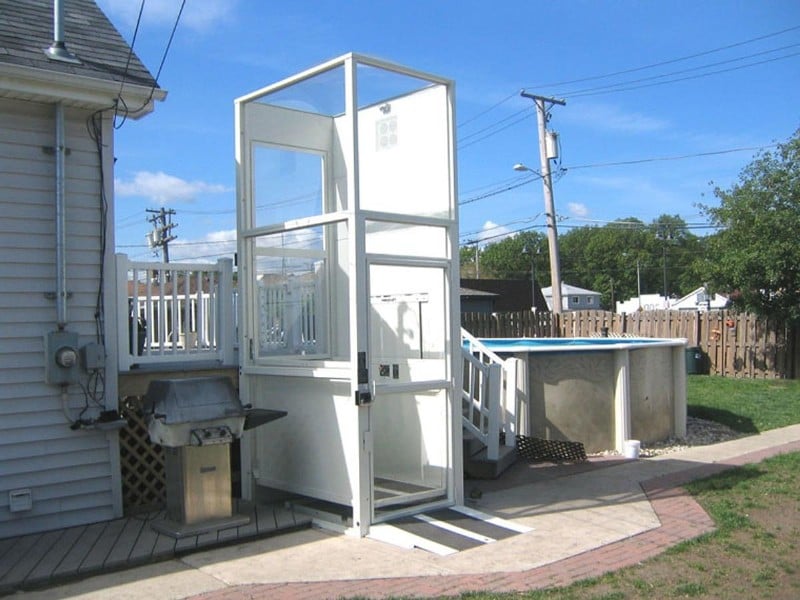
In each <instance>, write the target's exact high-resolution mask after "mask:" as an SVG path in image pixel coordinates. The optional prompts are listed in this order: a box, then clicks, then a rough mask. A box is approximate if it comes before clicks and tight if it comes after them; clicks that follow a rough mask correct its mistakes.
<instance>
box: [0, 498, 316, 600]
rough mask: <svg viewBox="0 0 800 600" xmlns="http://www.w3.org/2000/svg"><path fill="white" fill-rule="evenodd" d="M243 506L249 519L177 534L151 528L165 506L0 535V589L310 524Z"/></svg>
mask: <svg viewBox="0 0 800 600" xmlns="http://www.w3.org/2000/svg"><path fill="white" fill-rule="evenodd" d="M241 512H243V513H244V514H249V515H250V523H249V524H247V525H242V526H240V527H233V528H230V529H222V530H219V531H215V532H213V533H206V534H201V535H195V536H191V537H185V538H181V539H175V538H172V537H169V536H166V535H163V534H160V533H157V532H156V531H154V530H153V529H152V528H151V523H152V522H153V521H154V520H156V519H160V518H163V517H164V511H160V512H154V513H149V514H142V515H136V516H132V517H125V518H122V519H116V520H114V521H105V522H102V523H94V524H91V525H85V526H81V527H71V528H69V529H59V530H56V531H46V532H43V533H36V534H31V535H25V536H20V537H14V538H6V539H2V540H0V595H5V594H7V593H11V592H14V591H17V590H24V589H32V588H37V587H46V586H48V585H53V584H57V583H59V582H63V581H68V580H70V579H77V578H82V577H88V576H90V575H96V574H98V573H102V572H108V571H113V570H118V569H125V568H128V567H133V566H138V565H142V564H146V563H149V562H156V561H162V560H168V559H170V558H173V557H175V556H179V555H181V554H186V553H189V552H195V551H198V550H204V549H207V548H210V547H212V546H219V545H223V544H234V543H238V542H242V541H247V540H252V539H255V538H258V537H265V536H267V535H270V534H274V533H276V532H279V531H281V530H291V529H295V528H298V527H303V526H310V524H311V518H310V517H309V516H306V515H302V514H297V513H295V512H294V511H293V510H291V509H287V508H285V507H284V506H283V505H278V504H276V505H266V506H263V505H262V506H256V507H251V508H250V509H249V513H248V510H246V509H245V510H242V511H241Z"/></svg>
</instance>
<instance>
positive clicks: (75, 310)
mask: <svg viewBox="0 0 800 600" xmlns="http://www.w3.org/2000/svg"><path fill="white" fill-rule="evenodd" d="M54 111H55V109H54V107H53V105H47V104H38V103H34V102H23V101H16V100H9V99H0V257H2V258H0V538H4V537H10V536H14V535H19V534H25V533H32V532H38V531H45V530H49V529H57V528H62V527H68V526H73V525H78V524H84V523H90V522H95V521H101V520H106V519H110V518H113V517H115V516H119V512H120V506H119V504H120V503H119V467H118V464H119V450H118V440H117V434H116V433H104V432H100V431H95V430H78V431H73V430H71V429H70V427H69V423H68V421H67V419H66V417H65V415H64V411H63V407H62V401H61V396H60V388H59V387H57V386H53V385H47V384H46V383H45V382H44V378H45V368H44V362H45V353H44V346H45V344H44V339H45V336H46V334H47V333H48V332H50V331H53V330H55V329H56V302H55V299H54V298H53V296H52V293H53V292H55V291H56V267H55V263H56V252H55V158H54V156H53V154H52V152H46V151H44V150H43V148H52V147H53V146H54V144H55V117H54ZM65 112H66V121H67V124H66V146H67V148H68V151H69V153H68V155H67V156H66V161H65V162H66V194H65V195H66V220H67V223H66V262H67V272H66V287H67V291H68V293H69V294H70V297H69V299H68V300H67V330H69V331H73V332H77V333H78V334H79V335H80V344H81V345H83V344H86V343H88V342H92V341H96V340H97V338H96V333H95V332H96V325H95V318H94V315H95V311H96V308H95V307H96V304H97V294H98V289H99V286H100V272H101V268H102V265H103V257H102V256H101V236H100V227H101V217H102V211H101V204H102V201H101V195H100V181H99V164H100V157H99V156H98V153H97V148H96V145H95V143H94V141H93V140H92V139H91V138H90V137H89V134H88V130H87V127H86V119H87V117H88V116H89V114H90V113H89V112H88V111H85V110H76V109H70V108H67V109H66V111H65ZM104 130H105V131H111V128H110V127H108V125H107V124H106V127H104ZM108 137H109V140H106V142H105V144H106V149H105V152H106V156H105V158H104V164H106V165H107V169H108V165H111V164H112V161H111V153H112V152H113V149H112V144H111V143H110V138H111V136H110V135H109V136H108ZM106 177H107V181H113V173H111V172H110V169H109V172H108V173H107V174H106ZM107 189H108V188H107ZM109 200H110V198H109ZM110 219H111V215H110V214H109V220H110ZM108 244H110V245H111V246H112V248H113V239H109V240H108ZM107 254H108V253H107ZM106 285H113V277H108V273H107V276H106ZM48 296H49V297H48ZM108 318H109V317H108V314H107V315H106V319H107V320H108ZM109 329H110V330H111V331H113V330H114V329H113V328H109ZM106 343H107V345H111V342H110V341H109V340H106ZM112 347H113V346H112ZM108 362H109V367H110V368H109V370H108V371H107V373H106V381H107V383H108V382H111V385H107V386H106V391H107V393H108V394H107V398H110V400H108V399H106V400H104V399H103V398H102V397H101V402H102V403H103V405H104V406H107V407H109V408H114V407H116V398H115V396H116V371H115V370H114V369H113V362H112V361H110V360H109V361H108ZM81 381H82V383H84V384H85V382H86V375H85V374H84V373H82V374H81ZM85 402H86V400H85V398H84V394H83V392H82V390H81V388H80V387H79V386H78V385H70V386H69V387H68V406H69V408H68V412H69V414H70V415H71V418H73V419H75V418H77V416H78V414H79V413H80V411H81V409H82V408H83V407H84V404H85ZM97 410H99V407H96V406H95V405H94V404H93V403H91V402H90V409H89V411H87V415H91V414H96V412H97ZM19 489H25V490H30V491H31V495H32V499H33V507H32V509H31V510H27V511H21V512H11V511H10V510H9V491H11V490H19Z"/></svg>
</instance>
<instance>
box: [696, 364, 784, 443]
mask: <svg viewBox="0 0 800 600" xmlns="http://www.w3.org/2000/svg"><path fill="white" fill-rule="evenodd" d="M687 395H688V412H689V416H692V417H698V418H701V419H707V420H709V421H716V422H718V423H723V424H725V425H727V426H728V427H730V428H731V429H735V430H736V431H741V432H742V433H759V432H761V431H766V430H767V429H775V428H777V427H785V426H786V425H794V424H796V423H800V381H798V380H787V379H732V378H727V377H719V376H715V375H689V376H688V377H687Z"/></svg>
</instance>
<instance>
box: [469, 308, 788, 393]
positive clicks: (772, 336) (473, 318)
mask: <svg viewBox="0 0 800 600" xmlns="http://www.w3.org/2000/svg"><path fill="white" fill-rule="evenodd" d="M461 325H462V327H464V329H466V330H467V331H469V332H470V333H471V334H472V335H474V336H475V337H479V338H481V337H488V338H492V337H538V338H541V337H597V336H600V335H602V334H603V332H604V328H607V329H608V335H609V336H612V337H620V336H625V337H649V338H652V337H679V338H685V339H686V340H687V343H688V346H689V347H695V346H696V347H699V348H700V349H701V351H703V352H704V353H705V355H706V356H707V365H708V367H709V371H710V372H711V373H713V374H717V375H724V376H726V377H747V378H789V379H791V378H794V377H797V376H798V374H799V373H798V371H800V356H798V354H800V328H797V327H794V328H793V327H788V326H785V325H782V324H779V323H776V322H774V321H772V320H768V319H762V318H758V317H757V316H755V315H752V314H747V313H741V314H736V313H734V312H732V311H727V310H722V311H712V312H704V313H699V312H691V311H687V312H678V311H667V310H660V311H641V312H635V313H632V314H615V313H611V312H607V311H598V310H590V311H569V312H565V313H561V314H560V315H556V314H553V313H549V312H544V313H543V312H536V313H533V312H530V311H523V312H517V313H494V314H485V313H462V315H461Z"/></svg>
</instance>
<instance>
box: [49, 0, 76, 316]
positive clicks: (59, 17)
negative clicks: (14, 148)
mask: <svg viewBox="0 0 800 600" xmlns="http://www.w3.org/2000/svg"><path fill="white" fill-rule="evenodd" d="M44 53H45V54H46V55H47V57H48V58H49V59H50V60H57V61H60V62H68V63H78V64H80V62H81V61H80V60H78V57H77V56H75V55H74V54H72V52H70V51H69V50H67V46H66V44H65V43H64V2H63V0H53V43H52V44H50V47H49V48H47V49H45V51H44ZM55 108H56V110H55V121H56V123H55V127H56V132H55V133H56V147H55V159H56V315H57V317H56V324H57V326H58V330H59V331H63V330H64V328H65V327H66V326H67V275H66V274H67V254H66V223H67V216H66V200H65V193H64V190H65V180H66V175H65V173H66V168H65V164H64V157H65V155H66V151H67V149H66V134H65V125H64V103H63V102H61V101H59V102H56V105H55Z"/></svg>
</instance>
